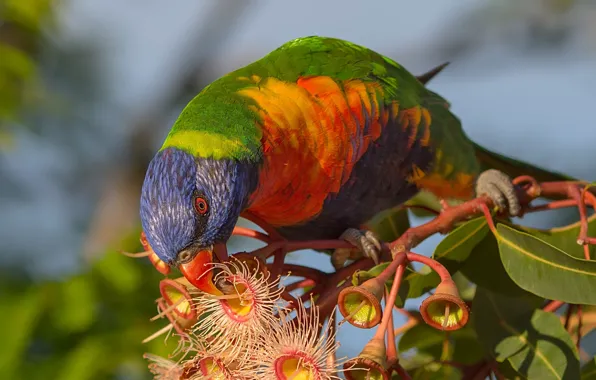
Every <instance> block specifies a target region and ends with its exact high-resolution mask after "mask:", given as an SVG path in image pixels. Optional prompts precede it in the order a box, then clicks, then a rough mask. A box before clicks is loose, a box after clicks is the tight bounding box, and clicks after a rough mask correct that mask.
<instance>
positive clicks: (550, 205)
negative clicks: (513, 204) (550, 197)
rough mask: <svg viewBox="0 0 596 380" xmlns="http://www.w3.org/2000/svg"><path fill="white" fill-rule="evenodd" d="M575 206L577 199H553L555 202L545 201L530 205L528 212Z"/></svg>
mask: <svg viewBox="0 0 596 380" xmlns="http://www.w3.org/2000/svg"><path fill="white" fill-rule="evenodd" d="M574 206H577V202H576V201H575V200H573V199H563V200H561V201H553V202H549V203H545V204H543V205H538V206H528V208H527V209H526V213H528V212H536V211H544V210H557V209H560V208H565V207H574Z"/></svg>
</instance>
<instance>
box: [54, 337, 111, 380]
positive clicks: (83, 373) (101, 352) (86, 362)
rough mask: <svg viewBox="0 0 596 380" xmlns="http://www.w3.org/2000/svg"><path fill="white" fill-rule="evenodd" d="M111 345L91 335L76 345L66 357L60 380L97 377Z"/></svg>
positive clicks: (58, 377) (81, 379) (82, 379)
mask: <svg viewBox="0 0 596 380" xmlns="http://www.w3.org/2000/svg"><path fill="white" fill-rule="evenodd" d="M107 350H109V347H106V346H104V344H103V342H102V341H101V339H99V338H96V337H90V338H87V339H85V340H83V341H82V342H81V343H80V344H79V345H78V346H76V347H75V348H74V349H73V350H72V351H70V353H69V354H68V356H66V358H64V363H63V366H62V368H61V370H60V374H59V375H58V376H57V378H56V379H58V380H86V379H93V378H97V375H98V370H99V369H100V368H101V367H102V366H103V360H104V358H105V355H106V352H105V351H107Z"/></svg>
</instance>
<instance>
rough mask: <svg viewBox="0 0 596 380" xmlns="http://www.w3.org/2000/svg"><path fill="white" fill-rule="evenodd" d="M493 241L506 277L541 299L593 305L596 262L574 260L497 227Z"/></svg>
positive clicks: (525, 235) (535, 240)
mask: <svg viewBox="0 0 596 380" xmlns="http://www.w3.org/2000/svg"><path fill="white" fill-rule="evenodd" d="M497 230H498V236H497V240H498V243H499V251H500V253H501V261H502V262H503V265H504V266H505V270H506V271H507V274H509V276H510V277H511V279H512V280H513V281H514V282H515V283H516V284H517V285H519V286H520V287H521V288H523V289H525V290H527V291H529V292H532V293H534V294H536V295H539V296H542V297H544V298H549V299H555V300H560V301H565V302H569V303H579V304H591V305H594V304H596V291H592V292H590V291H586V289H596V261H589V260H583V259H577V258H575V257H573V256H571V255H569V254H567V253H565V252H564V251H562V250H560V249H557V248H555V247H553V246H552V245H550V244H548V243H546V242H544V241H542V240H540V239H539V238H537V237H534V236H532V235H530V234H528V233H525V232H520V231H516V230H515V229H513V228H511V227H507V226H505V225H503V224H501V225H499V226H498V228H497Z"/></svg>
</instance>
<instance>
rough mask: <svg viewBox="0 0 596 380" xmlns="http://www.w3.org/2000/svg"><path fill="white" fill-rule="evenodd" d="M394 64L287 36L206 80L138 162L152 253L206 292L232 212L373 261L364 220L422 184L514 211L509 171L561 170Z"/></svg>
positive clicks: (339, 45) (349, 46) (374, 246)
mask: <svg viewBox="0 0 596 380" xmlns="http://www.w3.org/2000/svg"><path fill="white" fill-rule="evenodd" d="M443 67H444V65H442V66H440V67H438V68H435V69H434V70H432V71H431V72H429V73H427V74H424V75H421V76H418V77H417V76H415V75H413V74H411V73H410V72H408V71H407V70H406V69H405V68H404V67H402V66H401V65H400V64H398V63H397V62H395V61H394V60H392V59H390V58H388V57H386V56H384V55H381V54H380V53H377V52H375V51H373V50H370V49H368V48H366V47H364V46H361V45H358V44H355V43H352V42H349V41H345V40H342V39H338V38H332V37H322V36H308V37H300V38H296V39H293V40H291V41H289V42H286V43H284V44H283V45H281V46H280V47H278V48H277V49H275V50H273V51H271V52H270V53H268V54H267V55H265V56H264V57H262V58H260V59H258V60H256V61H255V62H253V63H250V64H248V65H246V66H244V67H242V68H239V69H237V70H235V71H232V72H230V73H228V74H226V75H224V76H222V77H220V78H218V79H216V80H215V81H213V82H212V83H211V84H209V85H207V86H206V87H204V88H203V89H202V91H200V92H199V93H198V94H197V95H196V96H195V97H194V98H193V99H192V100H191V101H190V102H189V103H188V104H187V105H186V106H185V107H184V108H183V110H182V111H181V113H180V115H179V116H178V118H177V119H176V120H175V122H174V123H173V125H172V128H171V129H170V131H169V133H168V134H167V137H166V138H165V141H164V143H163V145H162V146H161V148H160V149H159V150H158V151H157V152H156V154H155V156H154V157H153V158H152V159H151V161H150V162H149V164H148V167H147V171H146V174H145V179H144V182H143V185H142V188H141V196H140V218H141V226H142V229H143V232H144V233H145V235H146V240H147V243H148V245H149V246H150V247H151V249H152V250H153V251H154V252H155V254H156V255H157V257H158V258H159V259H160V260H162V261H163V262H164V263H165V264H167V265H168V266H169V267H174V268H176V267H177V268H179V269H180V271H181V272H182V273H183V274H184V276H185V277H186V278H187V279H188V281H189V282H191V283H192V284H193V285H195V286H196V287H197V288H199V289H201V290H204V291H209V292H216V291H218V288H217V287H216V285H214V284H213V283H211V282H210V280H209V278H208V277H205V276H203V275H204V274H205V273H204V272H205V269H204V267H205V264H207V263H210V262H213V261H214V260H217V259H218V254H217V252H218V250H220V249H221V247H222V246H224V247H225V243H226V242H227V240H228V239H229V238H230V236H231V234H232V231H233V229H234V227H235V225H236V223H237V221H238V219H239V217H240V215H241V214H242V213H243V212H248V213H250V214H251V215H254V216H256V217H258V218H259V219H260V220H262V221H264V222H265V223H267V224H268V225H270V226H272V227H273V228H275V229H276V231H278V232H279V234H280V235H281V236H283V237H284V238H286V239H294V240H311V239H338V238H341V239H344V240H347V241H349V242H350V243H352V244H353V245H354V246H355V247H357V248H358V249H360V250H361V251H362V253H363V254H364V255H366V256H368V257H370V258H372V259H374V260H378V254H379V252H378V248H379V246H378V241H375V240H376V238H375V236H374V234H371V233H370V231H366V230H361V229H360V228H361V226H362V225H363V224H364V223H365V222H366V221H368V220H370V219H371V218H372V217H373V216H374V215H376V214H377V213H379V212H381V211H383V210H387V209H389V208H392V207H395V206H398V205H401V204H403V203H404V202H406V201H408V200H409V199H411V198H412V197H413V196H415V195H416V194H417V193H419V192H420V191H427V192H430V193H431V194H433V195H435V196H436V197H439V198H440V199H451V200H468V199H472V198H473V197H475V196H477V195H479V194H485V195H487V196H489V197H490V198H491V199H492V200H493V201H494V203H495V205H496V206H497V207H499V208H501V209H507V210H508V211H509V213H510V215H513V216H514V215H517V214H518V213H519V211H520V204H519V200H518V199H517V197H516V195H515V194H516V193H515V188H514V185H513V184H512V181H511V176H514V175H521V174H528V175H534V176H535V178H537V179H539V180H540V179H544V178H548V179H553V180H554V179H557V180H560V179H561V178H562V177H563V176H562V175H560V174H557V173H554V172H549V171H547V170H545V169H541V168H539V167H537V166H533V165H531V164H528V163H525V162H522V161H517V160H515V159H512V158H507V157H505V156H502V155H500V154H497V153H493V152H491V151H489V150H487V149H485V148H483V147H481V146H479V145H478V144H476V143H474V142H473V141H472V140H471V139H470V138H469V137H468V136H467V135H466V133H465V132H464V130H463V128H462V123H461V121H460V119H459V118H458V117H457V116H456V115H455V114H453V113H452V112H451V110H450V103H449V102H448V101H447V100H446V99H444V98H443V97H441V96H440V95H439V94H437V93H435V92H433V91H432V90H430V89H429V88H428V87H427V86H426V84H427V82H428V81H429V80H430V79H432V77H433V76H434V75H436V73H437V72H439V71H441V69H442V68H443Z"/></svg>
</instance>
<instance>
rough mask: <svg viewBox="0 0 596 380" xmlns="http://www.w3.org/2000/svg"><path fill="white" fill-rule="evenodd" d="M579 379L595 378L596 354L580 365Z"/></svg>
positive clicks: (588, 379) (592, 379) (589, 379)
mask: <svg viewBox="0 0 596 380" xmlns="http://www.w3.org/2000/svg"><path fill="white" fill-rule="evenodd" d="M581 380H596V356H595V357H593V358H592V360H590V361H589V362H587V363H586V364H584V366H583V367H582V377H581Z"/></svg>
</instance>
